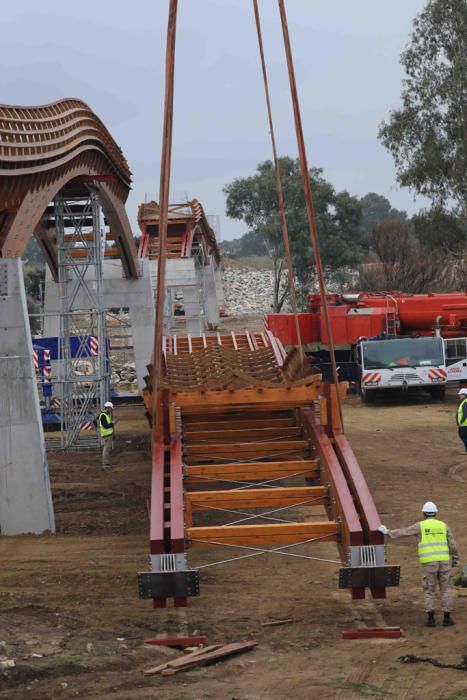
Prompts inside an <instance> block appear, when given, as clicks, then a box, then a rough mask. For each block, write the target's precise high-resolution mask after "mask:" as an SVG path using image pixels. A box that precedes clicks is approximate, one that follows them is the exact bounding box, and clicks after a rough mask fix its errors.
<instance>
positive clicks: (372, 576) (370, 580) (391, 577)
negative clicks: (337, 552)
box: [339, 566, 401, 588]
mask: <svg viewBox="0 0 467 700" xmlns="http://www.w3.org/2000/svg"><path fill="white" fill-rule="evenodd" d="M400 573H401V570H400V566H353V567H352V566H349V567H346V568H343V569H339V588H385V587H386V586H398V585H399V581H400Z"/></svg>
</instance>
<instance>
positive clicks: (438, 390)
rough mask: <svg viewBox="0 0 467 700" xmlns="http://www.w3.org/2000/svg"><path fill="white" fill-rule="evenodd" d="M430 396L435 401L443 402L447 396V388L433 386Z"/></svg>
mask: <svg viewBox="0 0 467 700" xmlns="http://www.w3.org/2000/svg"><path fill="white" fill-rule="evenodd" d="M429 393H430V396H431V398H432V399H433V401H442V400H443V399H444V396H445V394H446V387H445V386H432V387H430V390H429Z"/></svg>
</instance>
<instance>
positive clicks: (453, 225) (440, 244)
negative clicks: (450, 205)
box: [412, 207, 467, 255]
mask: <svg viewBox="0 0 467 700" xmlns="http://www.w3.org/2000/svg"><path fill="white" fill-rule="evenodd" d="M412 225H413V229H414V234H415V236H416V238H417V239H418V241H419V242H420V246H421V248H422V249H424V250H428V251H443V252H445V253H446V254H448V255H449V254H451V255H461V254H462V253H464V252H465V247H466V237H467V222H465V221H463V220H462V219H460V218H459V217H458V216H455V215H454V214H452V213H450V212H446V211H445V210H444V209H442V208H441V207H433V208H432V209H430V210H429V211H422V212H420V213H419V214H416V215H415V216H413V217H412Z"/></svg>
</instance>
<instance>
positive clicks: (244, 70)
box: [0, 0, 426, 238]
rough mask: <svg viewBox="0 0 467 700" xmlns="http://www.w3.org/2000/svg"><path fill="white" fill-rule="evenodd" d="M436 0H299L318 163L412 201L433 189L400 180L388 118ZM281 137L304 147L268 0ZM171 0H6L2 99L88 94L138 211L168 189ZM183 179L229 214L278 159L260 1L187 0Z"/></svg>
mask: <svg viewBox="0 0 467 700" xmlns="http://www.w3.org/2000/svg"><path fill="white" fill-rule="evenodd" d="M425 4H426V2H425V0H392V1H391V2H378V1H375V0H356V1H355V2H348V0H287V11H288V18H289V30H290V34H291V40H292V47H293V52H294V59H295V69H296V77H297V84H298V90H299V97H300V102H301V108H302V120H303V126H304V131H305V138H306V143H307V151H308V160H309V163H310V165H313V166H319V167H321V168H323V170H324V176H325V177H326V178H327V179H328V180H330V181H331V182H332V183H333V185H334V186H335V187H336V189H338V190H342V189H346V190H348V191H349V192H350V193H352V194H356V195H360V196H361V195H364V194H366V193H367V192H370V191H374V192H378V193H380V194H382V195H385V196H386V197H388V199H389V200H390V201H391V203H392V204H393V205H394V206H396V207H397V208H399V209H401V208H402V209H406V210H408V211H409V212H410V213H412V212H414V211H416V210H418V209H419V208H420V207H421V206H422V205H423V201H422V200H420V199H418V200H414V197H413V195H412V194H411V193H409V192H408V191H407V190H401V189H399V188H398V187H397V185H396V181H395V170H394V165H393V161H392V159H391V157H390V156H389V154H388V153H387V152H386V151H385V149H384V148H383V147H382V146H381V145H380V143H379V142H378V139H377V131H378V124H379V123H380V122H381V120H383V119H386V118H387V117H388V114H389V111H390V109H391V108H394V107H397V106H398V105H399V99H400V91H401V81H402V77H403V72H402V69H401V67H400V65H399V55H400V52H401V50H402V49H403V48H404V46H405V45H406V43H407V41H408V39H409V36H410V33H411V25H412V20H413V18H414V17H415V15H416V14H417V13H418V12H420V10H421V9H422V8H423V7H424V5H425ZM260 6H261V12H262V18H263V34H264V42H265V50H266V60H267V63H268V68H269V78H270V89H271V97H272V103H273V113H274V119H275V127H276V132H277V134H276V136H277V141H278V150H279V153H280V154H281V155H290V156H294V157H295V156H296V152H297V148H296V141H295V133H294V127H293V118H292V111H291V104H290V98H289V87H288V80H287V75H286V70H285V59H284V51H283V43H282V35H281V31H280V22H279V16H278V12H277V2H276V0H260ZM167 7H168V0H133V2H128V0H80V1H79V2H63V0H60V1H58V0H41V2H40V3H38V2H36V1H35V0H34V1H33V0H18V1H17V2H16V3H11V2H8V3H7V2H5V4H4V7H3V8H2V14H1V19H0V28H1V36H2V40H1V42H0V62H1V66H2V70H1V71H0V102H2V103H6V104H24V105H34V104H43V103H46V102H50V101H53V100H55V99H58V98H61V97H78V98H81V99H83V100H85V101H86V102H87V103H88V104H89V105H90V106H91V108H92V109H93V110H94V111H95V112H96V113H97V115H98V116H99V117H100V118H101V119H102V120H103V122H104V123H105V124H106V126H107V127H108V129H109V130H110V132H111V133H112V135H113V137H114V138H115V140H116V141H117V143H118V144H119V145H120V146H121V148H122V149H123V152H124V154H125V156H126V158H127V160H128V162H129V164H130V167H131V170H132V172H133V191H132V193H131V194H130V198H129V202H128V213H129V216H130V220H131V223H132V226H133V229H134V231H135V232H136V230H137V223H136V209H137V206H138V204H139V203H140V202H142V201H144V199H145V197H146V196H147V198H148V199H154V198H156V199H157V198H158V187H159V168H160V147H161V134H162V107H163V77H164V60H165V38H166V21H167ZM175 81H176V82H175V112H174V114H175V117H174V142H173V167H172V192H173V193H174V194H175V193H183V192H187V193H188V195H189V196H190V197H197V198H198V199H199V200H200V201H201V202H202V203H203V205H204V208H205V211H206V212H207V213H208V214H218V215H220V216H221V229H222V237H223V238H233V237H235V236H238V235H241V234H242V233H243V232H244V230H245V229H244V226H243V224H242V223H239V222H233V221H231V220H229V219H227V217H226V216H225V199H224V195H223V193H222V188H223V186H224V185H225V184H226V183H229V182H230V181H231V180H232V179H233V178H234V177H239V176H247V175H250V174H252V173H253V171H254V169H255V167H256V165H257V163H258V162H259V161H261V160H265V159H267V158H270V155H271V147H270V141H269V135H268V130H267V115H266V110H265V102H264V92H263V85H262V78H261V73H260V64H259V57H258V48H257V40H256V30H255V26H254V17H253V11H252V1H251V0H179V19H178V29H177V58H176V75H175Z"/></svg>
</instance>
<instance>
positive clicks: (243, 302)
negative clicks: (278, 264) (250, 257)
mask: <svg viewBox="0 0 467 700" xmlns="http://www.w3.org/2000/svg"><path fill="white" fill-rule="evenodd" d="M224 294H225V302H226V305H227V312H228V313H229V315H230V316H236V315H238V314H254V313H266V312H269V311H271V304H272V295H273V275H272V271H271V270H247V269H243V268H227V269H226V270H224Z"/></svg>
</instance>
